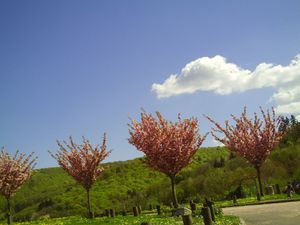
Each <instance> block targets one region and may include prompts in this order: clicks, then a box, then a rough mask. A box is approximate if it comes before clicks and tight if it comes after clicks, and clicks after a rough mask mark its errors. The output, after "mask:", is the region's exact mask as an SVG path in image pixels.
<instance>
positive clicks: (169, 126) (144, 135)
mask: <svg viewBox="0 0 300 225" xmlns="http://www.w3.org/2000/svg"><path fill="white" fill-rule="evenodd" d="M156 115H157V119H156V118H155V117H154V116H152V115H151V114H147V113H145V112H142V113H141V122H137V121H135V120H131V124H128V126H129V134H130V138H129V139H128V140H129V143H130V144H132V145H134V146H135V147H136V148H137V149H138V150H139V151H142V152H144V153H145V155H146V159H147V163H148V165H149V166H150V167H152V168H153V169H155V170H158V171H160V172H162V173H165V174H166V175H167V176H168V177H170V179H171V190H172V198H173V203H174V206H175V207H176V208H177V207H178V201H177V196H176V191H175V176H176V174H177V173H178V172H179V171H181V170H182V169H183V168H184V167H186V166H187V165H188V164H189V163H190V162H191V159H192V157H193V155H194V154H195V153H196V151H197V150H198V149H199V147H200V145H201V144H202V142H203V141H204V139H205V136H201V135H200V134H199V133H198V120H197V119H195V118H192V119H184V120H181V118H180V115H178V122H176V123H172V122H169V121H167V120H165V119H164V118H163V117H162V116H161V114H160V113H159V112H157V113H156Z"/></svg>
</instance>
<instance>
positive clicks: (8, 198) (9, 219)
mask: <svg viewBox="0 0 300 225" xmlns="http://www.w3.org/2000/svg"><path fill="white" fill-rule="evenodd" d="M6 200H7V224H9V225H10V224H12V217H11V205H10V197H7V198H6Z"/></svg>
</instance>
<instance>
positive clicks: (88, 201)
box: [86, 189, 92, 218]
mask: <svg viewBox="0 0 300 225" xmlns="http://www.w3.org/2000/svg"><path fill="white" fill-rule="evenodd" d="M86 197H87V209H88V217H89V218H92V210H91V202H90V189H86Z"/></svg>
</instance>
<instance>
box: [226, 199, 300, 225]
mask: <svg viewBox="0 0 300 225" xmlns="http://www.w3.org/2000/svg"><path fill="white" fill-rule="evenodd" d="M223 211H224V213H225V214H226V215H235V216H239V217H241V218H242V219H243V220H244V221H245V223H246V225H300V202H285V203H275V204H264V205H252V206H240V207H230V208H224V209H223Z"/></svg>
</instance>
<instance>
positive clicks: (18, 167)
mask: <svg viewBox="0 0 300 225" xmlns="http://www.w3.org/2000/svg"><path fill="white" fill-rule="evenodd" d="M32 156H33V153H31V154H29V156H27V157H26V155H25V154H21V153H19V151H17V152H16V153H15V155H14V156H13V157H12V156H10V155H9V154H8V153H7V152H6V151H4V148H3V149H2V150H1V152H0V193H1V195H3V196H4V197H5V198H6V200H7V223H8V224H12V217H11V202H10V200H11V197H12V196H13V195H14V194H15V193H16V192H17V190H18V189H19V188H20V187H21V186H22V185H23V184H24V183H25V182H26V181H27V180H28V179H29V178H30V176H31V173H32V171H33V168H34V167H35V165H36V163H35V161H36V158H32Z"/></svg>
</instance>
